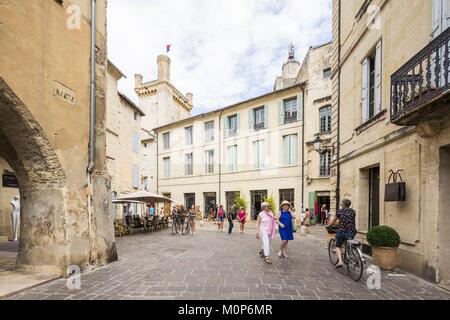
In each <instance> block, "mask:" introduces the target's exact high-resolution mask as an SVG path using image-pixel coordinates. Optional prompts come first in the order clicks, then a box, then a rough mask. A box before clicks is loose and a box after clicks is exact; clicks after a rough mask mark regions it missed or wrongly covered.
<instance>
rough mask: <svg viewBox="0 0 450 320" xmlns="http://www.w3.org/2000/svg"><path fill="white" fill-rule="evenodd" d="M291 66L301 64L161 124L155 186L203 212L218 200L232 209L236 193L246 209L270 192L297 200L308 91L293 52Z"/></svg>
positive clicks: (255, 209) (257, 206)
mask: <svg viewBox="0 0 450 320" xmlns="http://www.w3.org/2000/svg"><path fill="white" fill-rule="evenodd" d="M289 67H293V68H294V69H295V70H294V71H295V72H296V73H295V76H294V77H293V81H292V84H293V85H291V86H287V87H283V83H288V82H287V81H283V77H282V78H279V79H278V80H277V83H278V85H279V86H278V90H274V91H273V92H269V93H267V94H264V95H261V96H259V97H255V98H252V99H249V100H246V101H242V102H239V103H236V104H233V105H231V106H227V107H224V108H221V109H218V110H214V111H211V112H207V113H204V114H199V115H197V116H194V117H190V118H186V119H183V120H180V121H177V122H174V123H169V124H167V125H163V126H160V127H158V128H156V129H155V131H156V133H157V142H158V148H157V149H158V163H157V166H158V168H157V173H158V179H157V183H158V184H157V190H158V192H160V193H162V194H165V195H167V196H170V197H171V198H173V199H176V200H178V201H180V202H182V203H184V205H185V206H187V207H189V206H191V205H192V204H196V205H197V206H199V207H200V210H201V211H202V212H203V213H205V212H208V210H209V208H210V207H211V206H214V205H219V204H223V205H224V207H225V208H226V209H229V208H230V207H231V206H232V205H233V204H234V199H235V197H236V195H240V196H242V197H244V198H245V199H246V200H247V201H248V202H249V207H248V208H246V209H247V212H248V214H249V217H250V215H251V214H252V213H255V212H259V210H260V205H261V202H262V201H263V200H264V198H266V197H268V196H271V197H273V198H274V200H275V202H276V203H277V205H279V202H280V201H282V200H289V201H291V202H292V203H293V204H294V205H295V206H296V207H297V208H300V207H301V206H302V203H303V197H302V175H301V174H302V170H301V163H302V153H303V150H302V149H303V148H302V144H303V140H302V123H303V101H304V99H305V97H304V92H303V84H295V81H296V75H297V74H298V71H299V67H300V63H299V62H297V61H295V59H294V57H293V54H292V56H291V55H290V56H289V59H288V61H287V63H286V64H285V65H284V68H283V69H284V71H286V70H289ZM284 75H288V77H289V79H291V78H292V75H291V74H290V73H289V72H288V73H285V72H284Z"/></svg>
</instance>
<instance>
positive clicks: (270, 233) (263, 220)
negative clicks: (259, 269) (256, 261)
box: [256, 202, 277, 264]
mask: <svg viewBox="0 0 450 320" xmlns="http://www.w3.org/2000/svg"><path fill="white" fill-rule="evenodd" d="M261 208H262V211H261V212H260V213H259V215H258V218H257V220H256V225H257V229H256V230H257V231H256V239H261V241H262V249H261V251H260V252H259V254H260V256H261V258H264V261H265V262H266V263H267V264H272V261H271V259H270V240H272V239H273V237H275V225H276V223H277V219H276V218H275V217H274V215H273V213H272V211H270V210H269V203H267V202H263V203H262V204H261Z"/></svg>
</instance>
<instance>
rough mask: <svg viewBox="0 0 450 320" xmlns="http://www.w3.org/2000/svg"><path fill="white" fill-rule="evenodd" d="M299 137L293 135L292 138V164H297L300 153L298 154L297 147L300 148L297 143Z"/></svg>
mask: <svg viewBox="0 0 450 320" xmlns="http://www.w3.org/2000/svg"><path fill="white" fill-rule="evenodd" d="M297 140H298V139H297V135H296V134H293V135H292V136H291V160H290V164H297V158H298V153H297V148H298V147H297V146H298V142H297Z"/></svg>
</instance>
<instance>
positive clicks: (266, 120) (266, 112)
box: [264, 104, 269, 128]
mask: <svg viewBox="0 0 450 320" xmlns="http://www.w3.org/2000/svg"><path fill="white" fill-rule="evenodd" d="M268 127H269V106H268V105H267V104H266V105H265V106H264V128H268Z"/></svg>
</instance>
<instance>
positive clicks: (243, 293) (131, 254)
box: [8, 224, 450, 300]
mask: <svg viewBox="0 0 450 320" xmlns="http://www.w3.org/2000/svg"><path fill="white" fill-rule="evenodd" d="M236 227H237V226H236ZM214 228H215V226H214V225H212V224H207V225H205V226H203V227H198V229H199V230H198V234H197V235H196V236H172V235H171V232H170V230H169V229H167V230H162V231H158V232H156V233H149V234H136V235H131V236H126V237H122V238H118V239H117V248H118V253H119V257H120V258H119V261H117V262H115V263H112V264H110V265H107V266H105V267H102V268H99V269H97V270H94V271H91V272H88V273H84V274H83V275H82V277H81V281H82V286H81V290H69V289H67V288H66V280H65V279H58V280H54V281H52V282H49V283H46V284H44V285H41V286H37V287H34V288H32V289H29V290H26V291H23V292H21V293H19V294H16V295H14V296H10V297H8V299H33V300H34V299H53V300H54V299H114V300H119V299H120V300H123V299H125V300H129V299H171V300H172V299H177V300H179V299H194V300H198V299H200V300H204V299H214V300H216V299H225V300H226V299H251V300H253V299H283V300H292V299H293V300H304V299H308V300H311V299H312V300H319V299H320V300H330V299H449V298H450V293H449V292H447V291H444V290H442V289H441V288H439V287H437V286H435V285H433V284H431V283H428V282H426V281H424V280H421V279H419V278H417V277H415V276H413V275H410V274H406V273H403V272H401V271H396V272H395V273H388V272H383V274H382V279H381V289H380V290H369V289H368V288H367V287H366V280H367V275H364V277H363V278H362V279H361V280H360V281H359V282H354V281H353V280H352V279H351V278H350V277H349V276H348V275H347V271H346V269H342V270H339V271H337V270H335V268H334V267H333V266H332V265H331V264H330V262H329V260H328V253H327V241H328V237H327V235H326V234H325V232H324V229H323V227H313V228H312V233H311V234H309V235H308V236H307V237H299V236H297V237H296V240H295V241H293V242H291V243H290V248H289V252H288V253H289V258H288V259H279V258H278V257H276V253H277V252H278V251H277V247H278V245H279V243H280V239H279V237H277V238H276V239H275V240H274V241H272V246H271V249H272V253H273V265H267V264H265V263H264V261H263V260H262V259H261V258H260V257H259V256H258V250H259V246H260V245H259V242H258V241H257V240H256V239H255V236H254V234H255V232H254V230H255V226H254V225H250V226H249V229H250V230H248V232H247V233H246V234H243V235H242V234H239V232H235V233H233V234H232V235H231V236H228V235H227V233H226V232H223V233H220V232H217V231H216V230H215V229H214ZM236 229H237V228H236Z"/></svg>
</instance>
